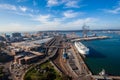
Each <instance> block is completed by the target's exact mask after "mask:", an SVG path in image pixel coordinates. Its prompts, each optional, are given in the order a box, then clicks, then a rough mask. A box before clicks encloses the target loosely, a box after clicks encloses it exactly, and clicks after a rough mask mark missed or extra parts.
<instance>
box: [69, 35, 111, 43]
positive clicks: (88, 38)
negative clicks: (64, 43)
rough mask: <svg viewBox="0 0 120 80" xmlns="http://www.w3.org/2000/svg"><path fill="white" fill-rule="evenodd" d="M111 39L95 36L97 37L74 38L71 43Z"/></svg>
mask: <svg viewBox="0 0 120 80" xmlns="http://www.w3.org/2000/svg"><path fill="white" fill-rule="evenodd" d="M109 38H110V37H108V36H95V37H85V38H84V37H81V38H80V37H79V38H74V39H71V42H75V41H90V40H101V39H109Z"/></svg>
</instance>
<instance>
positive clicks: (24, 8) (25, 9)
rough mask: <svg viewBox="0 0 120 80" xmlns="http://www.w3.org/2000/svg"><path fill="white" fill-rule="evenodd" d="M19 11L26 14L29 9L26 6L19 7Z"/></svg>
mask: <svg viewBox="0 0 120 80" xmlns="http://www.w3.org/2000/svg"><path fill="white" fill-rule="evenodd" d="M19 9H20V10H21V11H22V12H26V11H27V10H28V9H27V8H26V7H24V6H19Z"/></svg>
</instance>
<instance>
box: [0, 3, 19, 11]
mask: <svg viewBox="0 0 120 80" xmlns="http://www.w3.org/2000/svg"><path fill="white" fill-rule="evenodd" d="M0 9H6V10H17V8H16V6H14V5H10V4H0Z"/></svg>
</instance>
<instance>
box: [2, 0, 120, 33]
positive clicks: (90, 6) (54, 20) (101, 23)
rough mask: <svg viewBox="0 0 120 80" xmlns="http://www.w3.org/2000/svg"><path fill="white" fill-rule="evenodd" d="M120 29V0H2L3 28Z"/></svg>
mask: <svg viewBox="0 0 120 80" xmlns="http://www.w3.org/2000/svg"><path fill="white" fill-rule="evenodd" d="M83 24H86V25H89V26H90V29H120V0H0V32H9V31H40V30H80V29H82V25H83Z"/></svg>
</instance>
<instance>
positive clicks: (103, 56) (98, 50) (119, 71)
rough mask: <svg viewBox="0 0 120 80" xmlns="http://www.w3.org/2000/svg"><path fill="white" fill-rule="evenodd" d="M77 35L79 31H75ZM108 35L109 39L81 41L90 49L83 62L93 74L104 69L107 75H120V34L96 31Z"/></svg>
mask: <svg viewBox="0 0 120 80" xmlns="http://www.w3.org/2000/svg"><path fill="white" fill-rule="evenodd" d="M76 34H78V35H79V36H81V33H78V32H76ZM97 35H106V36H110V37H111V38H110V39H104V40H92V41H83V42H82V43H83V44H84V45H85V46H87V47H88V48H89V49H90V54H89V55H87V56H86V58H85V62H86V64H87V66H88V68H89V69H90V70H91V72H92V73H93V74H99V72H100V71H101V70H102V69H105V71H106V73H107V74H109V75H120V35H118V34H113V33H98V34H97Z"/></svg>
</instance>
